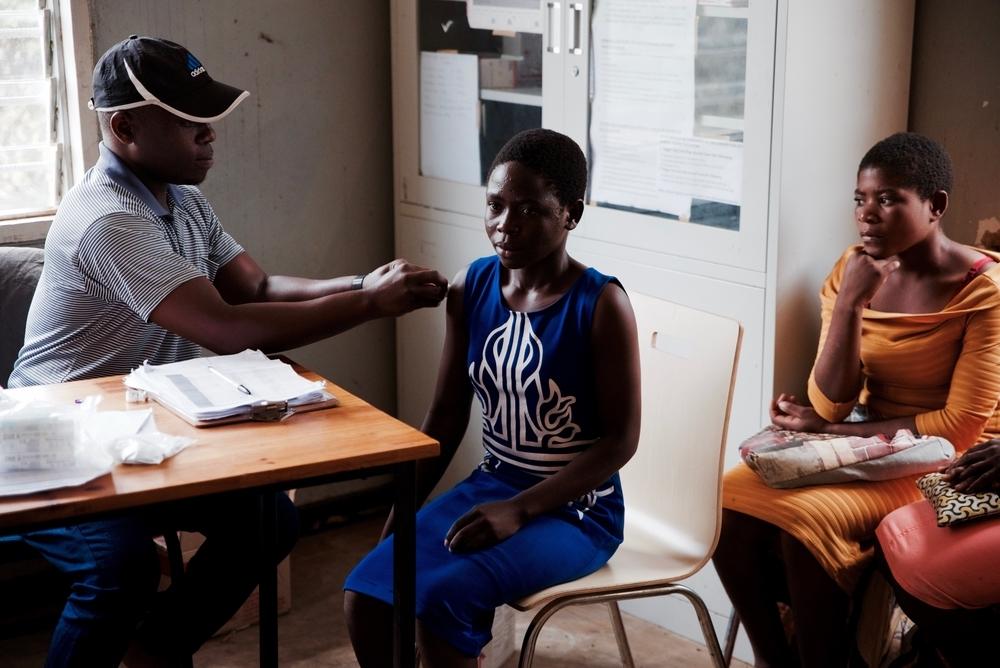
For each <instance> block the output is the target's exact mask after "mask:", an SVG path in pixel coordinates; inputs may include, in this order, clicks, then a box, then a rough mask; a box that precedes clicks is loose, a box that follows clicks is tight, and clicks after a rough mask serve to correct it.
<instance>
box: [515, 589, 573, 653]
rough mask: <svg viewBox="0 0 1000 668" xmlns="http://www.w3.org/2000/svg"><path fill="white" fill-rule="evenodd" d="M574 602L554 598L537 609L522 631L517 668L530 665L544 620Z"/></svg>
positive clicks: (547, 619)
mask: <svg viewBox="0 0 1000 668" xmlns="http://www.w3.org/2000/svg"><path fill="white" fill-rule="evenodd" d="M574 602H575V601H574V599H564V600H555V601H552V602H551V603H549V604H547V605H545V606H544V607H543V608H542V609H541V610H539V611H538V614H536V615H535V616H534V618H532V620H531V623H530V624H528V629H527V630H526V631H525V632H524V640H523V641H522V642H521V656H520V657H518V659H517V668H530V667H531V663H532V661H534V660H535V644H536V643H537V642H538V636H539V635H540V634H541V632H542V627H543V626H544V625H545V622H547V621H549V618H550V617H551V616H552V615H554V614H556V613H557V612H559V611H560V610H562V609H563V608H565V607H566V606H567V605H571V604H573V603H574Z"/></svg>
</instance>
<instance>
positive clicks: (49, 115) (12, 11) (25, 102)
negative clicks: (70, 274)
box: [0, 0, 70, 222]
mask: <svg viewBox="0 0 1000 668" xmlns="http://www.w3.org/2000/svg"><path fill="white" fill-rule="evenodd" d="M58 11H59V2H58V0H0V222H2V221H4V220H7V221H10V220H13V219H17V218H28V217H34V216H44V215H47V214H51V213H52V212H53V211H54V210H55V208H56V206H57V205H58V204H59V198H60V197H61V195H62V193H63V190H64V188H65V184H66V183H67V182H68V176H69V175H68V174H67V171H68V169H69V165H70V161H69V160H68V159H66V158H68V155H67V154H66V151H67V149H68V146H66V136H67V132H66V128H65V127H64V122H65V116H66V114H65V113H64V111H63V110H64V109H65V101H66V91H65V84H64V78H63V77H62V74H63V72H62V69H63V67H62V63H63V62H64V61H63V58H62V53H61V49H62V43H61V39H60V31H59V17H58Z"/></svg>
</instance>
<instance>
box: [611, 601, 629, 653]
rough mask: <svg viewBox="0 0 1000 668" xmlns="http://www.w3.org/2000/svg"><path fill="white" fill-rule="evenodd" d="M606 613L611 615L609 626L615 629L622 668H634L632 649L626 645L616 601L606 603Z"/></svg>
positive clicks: (623, 627)
mask: <svg viewBox="0 0 1000 668" xmlns="http://www.w3.org/2000/svg"><path fill="white" fill-rule="evenodd" d="M608 612H609V613H610V614H611V626H612V627H614V629H615V641H617V643H618V654H619V655H620V656H621V659H622V668H635V662H634V661H633V660H632V648H631V647H629V645H628V636H627V635H625V624H624V622H622V611H621V609H620V608H619V607H618V601H608Z"/></svg>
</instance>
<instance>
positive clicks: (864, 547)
mask: <svg viewBox="0 0 1000 668" xmlns="http://www.w3.org/2000/svg"><path fill="white" fill-rule="evenodd" d="M855 248H856V247H853V248H849V249H848V250H847V251H846V252H845V253H844V255H843V256H841V258H840V260H839V261H838V262H837V264H836V265H835V266H834V268H833V271H832V272H831V273H830V275H829V276H828V277H827V279H826V282H825V283H824V285H823V288H822V290H821V291H820V301H821V303H822V318H823V324H822V330H821V333H820V341H819V348H818V349H819V350H822V349H823V344H824V342H825V340H826V333H827V331H828V329H829V326H830V318H831V315H832V313H833V305H834V302H835V301H836V298H837V293H838V290H839V287H840V284H841V279H842V277H843V273H844V267H845V266H846V264H847V259H848V258H849V257H850V255H851V254H852V253H854V252H855ZM976 250H977V251H979V252H981V253H983V254H984V255H988V256H989V257H991V258H993V260H994V261H997V262H1000V255H998V254H996V253H991V252H988V251H982V250H980V249H976ZM862 319H863V322H862V337H861V361H862V365H863V372H864V375H865V386H864V388H863V390H862V391H861V393H860V395H859V397H858V398H857V401H859V402H861V403H862V404H865V405H866V406H867V407H868V409H869V411H870V412H871V413H872V414H873V415H875V416H878V417H881V418H894V417H902V416H907V415H915V416H916V423H917V430H918V431H919V432H920V433H921V434H925V435H930V436H942V437H944V438H946V439H948V440H949V441H951V443H952V444H953V445H954V446H955V449H956V450H957V451H958V452H962V451H964V450H966V449H967V448H969V447H970V446H971V445H974V444H975V443H978V442H981V441H984V440H987V439H990V438H994V437H997V436H1000V413H998V411H997V403H998V398H1000V264H998V265H994V266H993V267H991V268H990V269H989V270H988V271H986V272H984V273H982V274H979V275H978V276H976V277H975V278H973V279H972V280H971V281H969V282H968V283H967V284H966V285H965V286H964V287H963V288H962V289H961V290H960V291H959V292H958V294H956V295H955V296H954V297H953V298H952V300H951V301H950V302H948V304H947V305H946V306H945V307H944V308H943V309H941V311H939V312H937V313H922V314H912V313H884V312H880V311H873V310H871V309H865V310H864V312H863V313H862ZM809 400H810V402H811V403H812V405H813V407H814V408H815V409H816V411H817V412H818V413H819V414H820V415H821V416H822V417H823V418H824V419H826V420H828V421H831V422H835V421H841V420H843V419H844V418H845V417H846V416H847V414H848V413H849V412H850V410H851V408H852V407H853V405H854V404H855V401H853V400H852V401H849V402H843V403H839V404H838V403H835V402H832V401H830V400H829V399H828V398H827V397H826V396H824V395H823V393H822V391H820V389H819V388H818V387H817V386H816V383H815V381H814V379H813V378H812V377H810V379H809ZM915 478H916V476H914V477H911V478H900V479H897V480H887V481H883V482H857V483H842V484H837V485H818V486H815V487H801V488H797V489H771V488H770V487H767V486H766V485H765V484H764V483H763V482H761V480H760V479H759V478H758V477H757V475H756V474H754V473H753V472H752V471H750V469H748V468H747V467H746V466H745V465H743V464H739V465H738V466H737V467H736V468H734V469H732V470H730V471H729V472H728V473H727V474H726V476H725V478H724V481H723V507H724V508H728V509H730V510H735V511H737V512H741V513H745V514H747V515H751V516H753V517H756V518H759V519H762V520H764V521H766V522H770V523H771V524H774V525H776V526H778V527H780V528H781V529H784V530H785V531H787V532H788V533H790V534H791V535H792V536H794V537H795V538H796V539H798V540H799V541H800V542H802V543H803V544H804V545H805V546H806V547H807V548H808V549H809V551H810V552H811V553H812V554H813V555H814V556H815V557H816V559H817V560H818V561H819V563H820V564H821V565H822V566H823V568H824V569H826V571H827V572H828V573H829V574H830V575H831V577H833V578H834V580H836V581H837V583H838V584H839V585H840V586H841V587H842V588H844V589H845V590H846V591H853V589H854V586H855V585H856V583H857V579H858V577H859V575H860V574H861V572H862V570H863V569H864V567H865V565H866V563H867V561H868V559H869V558H870V557H871V552H872V547H873V545H874V531H875V527H876V526H877V525H878V523H879V521H880V520H881V519H882V518H883V517H884V516H885V515H886V514H888V513H889V512H891V511H892V510H895V509H896V508H898V507H900V506H903V505H905V504H907V503H910V502H912V501H916V500H917V499H919V498H921V495H920V491H919V490H918V489H917V487H916V485H915V484H914V480H915Z"/></svg>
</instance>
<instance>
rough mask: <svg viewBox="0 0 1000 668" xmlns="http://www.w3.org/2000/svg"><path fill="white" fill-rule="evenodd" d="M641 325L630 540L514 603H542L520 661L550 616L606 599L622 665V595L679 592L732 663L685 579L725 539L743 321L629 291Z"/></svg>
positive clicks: (626, 652)
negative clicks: (604, 558)
mask: <svg viewBox="0 0 1000 668" xmlns="http://www.w3.org/2000/svg"><path fill="white" fill-rule="evenodd" d="M630 298H631V300H632V306H633V308H634V309H635V315H636V321H637V324H638V329H639V347H640V355H641V364H642V429H641V435H640V439H639V448H638V451H637V452H636V454H635V456H634V457H633V458H632V460H631V461H630V462H629V463H628V464H627V465H626V466H625V467H624V468H623V469H622V472H621V478H622V487H623V491H624V495H625V509H626V510H625V542H624V543H623V544H622V545H621V547H620V548H619V549H618V551H617V552H616V553H615V555H614V557H612V559H611V561H610V562H608V564H607V565H606V566H604V567H603V568H601V569H600V570H598V571H597V572H596V573H593V574H591V575H589V576H587V577H584V578H581V579H579V580H576V581H574V582H567V583H565V584H561V585H557V586H555V587H550V588H548V589H545V590H542V591H540V592H538V593H536V594H534V595H533V596H528V597H527V598H524V599H521V600H520V601H517V602H515V603H513V604H512V605H513V607H514V608H516V609H518V610H521V611H525V610H533V609H538V612H537V614H536V615H535V617H534V619H533V620H532V622H531V624H530V625H529V627H528V630H527V632H526V633H525V637H524V642H523V644H522V647H521V657H520V662H519V666H521V667H522V668H523V667H526V666H530V665H531V663H532V659H533V657H534V652H535V643H536V641H537V639H538V635H539V633H540V632H541V629H542V626H543V625H544V624H545V622H546V621H547V620H548V619H549V618H550V617H551V616H552V615H553V614H554V613H555V612H556V611H558V610H560V609H562V608H564V607H566V606H569V605H582V604H587V603H608V605H609V608H610V613H611V619H612V623H613V625H614V629H615V636H616V639H617V641H618V649H619V651H620V653H621V657H622V665H624V666H632V665H633V662H632V655H631V650H630V649H629V646H628V639H627V637H626V635H625V628H624V626H623V624H622V618H621V613H620V612H619V610H618V601H619V600H626V599H634V598H646V597H650V596H661V595H665V594H681V595H682V596H684V597H686V598H687V599H688V600H689V601H690V602H691V604H692V605H693V606H694V609H695V612H696V614H697V616H698V621H699V622H700V624H701V629H702V632H703V633H704V635H705V644H706V645H707V647H708V650H709V653H710V654H711V656H712V660H713V662H714V664H715V665H716V666H720V667H721V666H724V665H725V663H724V660H723V656H722V652H721V650H720V648H719V641H718V638H717V637H716V635H715V630H714V628H713V626H712V621H711V619H710V617H709V613H708V608H707V607H706V606H705V603H704V601H702V600H701V597H700V596H699V595H698V594H697V593H695V592H694V591H692V590H691V589H690V588H688V587H686V586H684V585H682V584H678V583H679V582H680V581H682V580H684V579H685V578H687V577H690V576H691V575H693V574H694V573H696V572H698V570H700V569H701V568H702V566H704V565H705V564H706V563H707V562H708V560H709V559H710V558H711V556H712V553H713V552H714V550H715V546H716V544H717V542H718V539H719V529H720V524H721V517H722V509H721V498H722V468H723V455H724V448H725V444H726V432H727V427H728V423H729V413H730V406H731V403H732V395H733V385H734V382H735V378H736V368H737V362H738V359H739V350H740V342H741V339H742V334H743V330H742V327H741V326H740V324H739V323H738V322H736V321H734V320H730V319H728V318H723V317H720V316H716V315H712V314H709V313H705V312H702V311H698V310H695V309H692V308H687V307H684V306H680V305H678V304H673V303H670V302H666V301H662V300H659V299H655V298H652V297H647V296H645V295H641V294H636V293H630Z"/></svg>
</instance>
